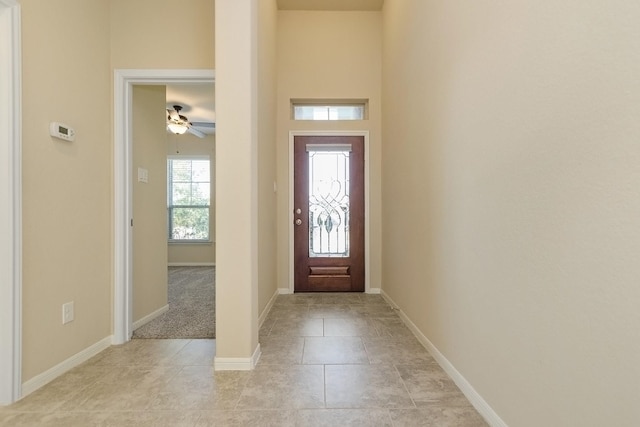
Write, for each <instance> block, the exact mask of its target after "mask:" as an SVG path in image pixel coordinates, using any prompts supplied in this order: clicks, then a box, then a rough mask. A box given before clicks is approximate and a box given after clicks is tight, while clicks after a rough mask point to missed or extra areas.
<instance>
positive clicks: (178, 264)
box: [167, 262, 216, 267]
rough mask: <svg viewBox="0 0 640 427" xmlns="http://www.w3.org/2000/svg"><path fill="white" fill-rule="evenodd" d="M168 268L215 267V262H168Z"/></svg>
mask: <svg viewBox="0 0 640 427" xmlns="http://www.w3.org/2000/svg"><path fill="white" fill-rule="evenodd" d="M167 266H168V267H215V266H216V263H215V262H169V263H167Z"/></svg>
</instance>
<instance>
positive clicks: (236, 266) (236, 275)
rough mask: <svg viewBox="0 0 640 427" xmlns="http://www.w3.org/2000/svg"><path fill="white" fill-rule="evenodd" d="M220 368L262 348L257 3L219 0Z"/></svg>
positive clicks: (247, 365) (247, 359)
mask: <svg viewBox="0 0 640 427" xmlns="http://www.w3.org/2000/svg"><path fill="white" fill-rule="evenodd" d="M215 7H216V9H215V10H216V21H215V27H216V34H215V39H216V45H215V50H216V209H217V211H216V247H217V248H218V252H217V254H216V340H217V343H216V344H217V345H216V358H215V369H216V370H248V369H253V367H254V366H255V363H256V362H257V359H258V357H259V355H260V347H259V344H258V286H257V284H258V280H257V279H258V278H257V276H258V275H257V271H258V251H257V248H258V193H257V184H258V163H257V155H258V154H257V153H258V150H257V123H258V120H257V48H256V44H257V9H258V5H257V0H216V4H215Z"/></svg>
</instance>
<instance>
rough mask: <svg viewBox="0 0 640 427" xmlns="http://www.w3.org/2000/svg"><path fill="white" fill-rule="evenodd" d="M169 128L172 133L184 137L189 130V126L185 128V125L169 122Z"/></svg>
mask: <svg viewBox="0 0 640 427" xmlns="http://www.w3.org/2000/svg"><path fill="white" fill-rule="evenodd" d="M167 128H168V129H169V131H170V132H171V133H175V134H176V135H182V134H183V133H185V132H186V131H187V129H188V128H187V126H185V125H184V124H181V123H173V122H169V124H168V125H167Z"/></svg>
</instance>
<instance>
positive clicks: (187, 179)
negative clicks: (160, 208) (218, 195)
mask: <svg viewBox="0 0 640 427" xmlns="http://www.w3.org/2000/svg"><path fill="white" fill-rule="evenodd" d="M209 163H210V162H209V159H208V158H184V157H170V158H168V159H167V217H168V221H167V224H168V234H169V241H192V242H195V241H209V239H210V235H209V207H210V204H211V177H210V175H211V172H210V171H211V168H210V164H209Z"/></svg>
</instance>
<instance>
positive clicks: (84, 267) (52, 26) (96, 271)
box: [20, 0, 112, 381]
mask: <svg viewBox="0 0 640 427" xmlns="http://www.w3.org/2000/svg"><path fill="white" fill-rule="evenodd" d="M20 4H21V5H22V69H23V74H22V81H23V87H22V106H23V109H22V123H23V126H22V156H23V164H22V168H23V178H22V179H23V193H22V197H23V252H22V257H23V259H22V261H23V273H22V274H23V284H22V292H23V295H22V297H23V307H22V315H23V319H22V320H23V324H22V326H23V331H22V334H23V335H22V345H23V347H22V354H23V361H22V366H23V372H22V380H23V381H28V380H29V379H32V378H33V377H34V376H35V375H37V374H39V373H42V372H44V371H46V370H47V369H50V368H51V367H53V366H55V365H56V364H58V363H60V362H62V361H63V360H66V359H68V358H69V357H71V356H73V355H75V354H76V353H78V352H79V351H81V350H84V349H85V348H87V347H89V346H90V345H92V344H95V343H96V342H98V341H100V340H102V339H103V338H105V337H108V336H109V335H110V331H111V288H112V277H111V270H112V267H111V258H112V256H111V212H112V205H111V152H112V147H111V120H110V117H111V110H110V102H109V100H110V99H111V90H110V88H111V78H112V77H111V73H110V66H109V2H108V1H106V0H101V1H100V0H97V1H91V2H87V1H83V0H52V1H46V2H42V1H38V0H21V1H20ZM54 16H56V17H62V16H64V24H61V22H60V20H59V19H52V17H54ZM51 121H60V122H63V123H67V124H68V125H69V126H72V127H74V128H75V131H76V139H75V141H74V142H63V141H60V140H56V139H53V138H52V137H50V136H49V122H51ZM70 301H74V303H75V320H74V321H73V322H71V323H68V324H66V325H62V304H63V303H66V302H70Z"/></svg>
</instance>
